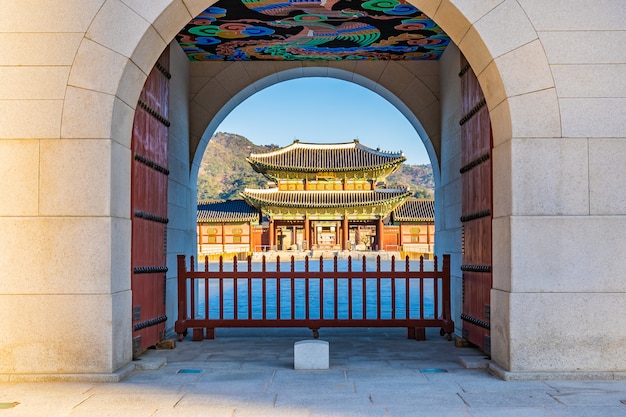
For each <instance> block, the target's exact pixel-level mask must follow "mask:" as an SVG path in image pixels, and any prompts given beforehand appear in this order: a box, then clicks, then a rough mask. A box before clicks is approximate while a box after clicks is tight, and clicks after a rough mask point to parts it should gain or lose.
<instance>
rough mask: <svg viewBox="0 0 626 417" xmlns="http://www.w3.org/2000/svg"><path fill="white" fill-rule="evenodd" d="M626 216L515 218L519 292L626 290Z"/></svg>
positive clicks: (514, 272) (515, 287)
mask: <svg viewBox="0 0 626 417" xmlns="http://www.w3.org/2000/svg"><path fill="white" fill-rule="evenodd" d="M624 227H626V219H624V217H623V216H550V217H547V216H514V217H512V218H511V253H512V260H511V285H512V287H511V288H512V291H514V292H555V293H556V292H579V293H586V292H589V293H592V292H598V293H602V292H622V293H623V292H624V289H625V288H624V287H625V284H624V279H623V275H624V274H623V271H624V270H625V269H626V258H625V257H624V256H623V253H622V252H623V248H624V247H626V237H625V236H624V233H623V231H624Z"/></svg>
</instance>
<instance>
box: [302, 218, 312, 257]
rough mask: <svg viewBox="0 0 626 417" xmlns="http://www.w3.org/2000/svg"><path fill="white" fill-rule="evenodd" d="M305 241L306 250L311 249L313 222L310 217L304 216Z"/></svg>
mask: <svg viewBox="0 0 626 417" xmlns="http://www.w3.org/2000/svg"><path fill="white" fill-rule="evenodd" d="M304 240H306V248H302V249H308V248H310V247H311V220H309V215H308V214H307V215H306V216H304Z"/></svg>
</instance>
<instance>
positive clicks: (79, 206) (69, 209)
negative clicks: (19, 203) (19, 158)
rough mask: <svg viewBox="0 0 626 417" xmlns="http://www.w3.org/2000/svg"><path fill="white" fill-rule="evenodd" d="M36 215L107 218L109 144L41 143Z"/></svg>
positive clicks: (94, 141) (104, 142)
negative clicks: (37, 211) (39, 190)
mask: <svg viewBox="0 0 626 417" xmlns="http://www.w3.org/2000/svg"><path fill="white" fill-rule="evenodd" d="M40 160H41V163H40V166H39V171H40V174H39V175H40V180H39V183H40V187H41V193H40V196H39V198H40V201H39V213H40V215H43V216H63V215H70V216H89V215H98V216H103V215H108V214H109V213H110V210H111V168H112V166H111V142H110V141H109V140H46V141H42V142H41V157H40Z"/></svg>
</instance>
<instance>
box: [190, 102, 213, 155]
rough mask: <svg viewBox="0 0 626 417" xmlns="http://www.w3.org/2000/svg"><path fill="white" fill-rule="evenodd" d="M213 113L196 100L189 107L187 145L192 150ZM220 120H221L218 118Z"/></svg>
mask: <svg viewBox="0 0 626 417" xmlns="http://www.w3.org/2000/svg"><path fill="white" fill-rule="evenodd" d="M213 116H215V114H212V113H210V112H209V111H208V110H206V109H205V108H203V107H202V106H201V105H199V104H198V103H196V102H192V103H191V106H190V107H189V147H190V149H191V150H192V151H193V150H194V149H195V147H196V145H197V144H198V143H199V141H200V139H201V138H202V135H204V132H205V130H206V127H207V126H208V124H209V122H210V121H211V119H212V118H213ZM220 122H221V120H220Z"/></svg>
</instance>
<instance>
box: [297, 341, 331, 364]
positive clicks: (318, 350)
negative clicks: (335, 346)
mask: <svg viewBox="0 0 626 417" xmlns="http://www.w3.org/2000/svg"><path fill="white" fill-rule="evenodd" d="M293 368H294V369H328V368H329V349H328V342H327V341H325V340H300V341H299V342H296V343H294V345H293Z"/></svg>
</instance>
